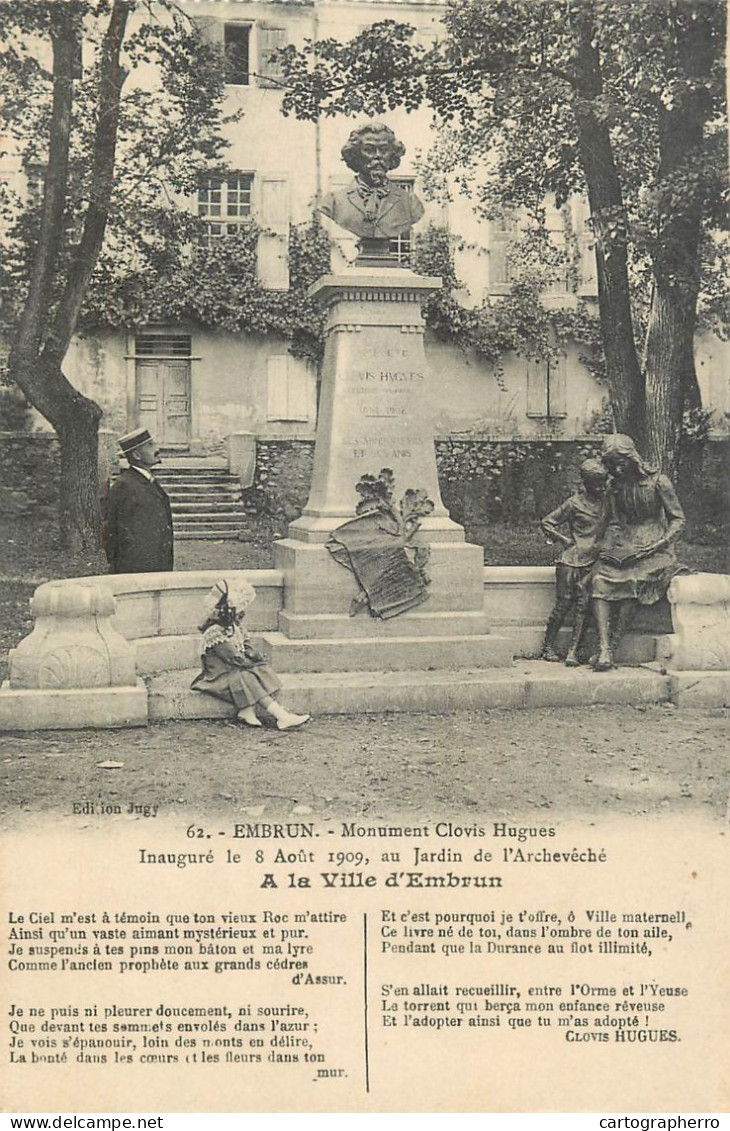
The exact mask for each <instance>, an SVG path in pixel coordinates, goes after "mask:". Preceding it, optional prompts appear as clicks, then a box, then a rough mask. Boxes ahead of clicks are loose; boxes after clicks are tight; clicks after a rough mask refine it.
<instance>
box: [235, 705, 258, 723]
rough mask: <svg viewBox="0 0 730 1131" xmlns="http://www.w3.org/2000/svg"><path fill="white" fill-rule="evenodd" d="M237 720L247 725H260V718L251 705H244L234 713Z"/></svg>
mask: <svg viewBox="0 0 730 1131" xmlns="http://www.w3.org/2000/svg"><path fill="white" fill-rule="evenodd" d="M236 718H237V719H238V721H239V722H241V723H245V724H246V726H247V727H260V726H261V725H262V724H261V719H260V718H259V717H258V715H257V714H256V712H255V711H254V709H253V707H244V708H243V710H241V711H239V712H238V714H237V715H236Z"/></svg>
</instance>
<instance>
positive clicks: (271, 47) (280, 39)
mask: <svg viewBox="0 0 730 1131" xmlns="http://www.w3.org/2000/svg"><path fill="white" fill-rule="evenodd" d="M257 36H258V47H259V63H258V73H257V76H256V82H257V84H258V85H259V86H264V87H277V86H278V85H279V81H281V79H282V78H283V74H282V70H281V67H280V66H279V65H278V64H277V63H273V62H272V61H271V57H272V55H273V54H274V52H275V51H278V50H279V49H280V48H281V47H285V46H286V28H283V27H272V26H270V25H268V24H259V25H258V27H257ZM277 80H279V81H277Z"/></svg>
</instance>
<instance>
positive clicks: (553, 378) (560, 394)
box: [547, 354, 568, 417]
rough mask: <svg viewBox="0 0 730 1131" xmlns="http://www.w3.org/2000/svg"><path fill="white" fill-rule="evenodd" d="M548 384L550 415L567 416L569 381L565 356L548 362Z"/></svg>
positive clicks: (562, 355)
mask: <svg viewBox="0 0 730 1131" xmlns="http://www.w3.org/2000/svg"><path fill="white" fill-rule="evenodd" d="M548 366H549V368H548V383H549V397H550V399H549V401H548V405H547V407H548V410H549V413H548V415H549V416H550V417H555V416H567V415H568V405H567V384H568V383H567V379H566V372H565V370H566V359H565V355H564V354H561V355H560V357H559V358H557V360H555V359H553V360H551V361H550V362H548Z"/></svg>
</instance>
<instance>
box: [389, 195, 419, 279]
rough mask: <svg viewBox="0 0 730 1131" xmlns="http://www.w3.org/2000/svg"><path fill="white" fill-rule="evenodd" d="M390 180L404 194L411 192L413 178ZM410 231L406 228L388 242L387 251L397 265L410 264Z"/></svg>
mask: <svg viewBox="0 0 730 1131" xmlns="http://www.w3.org/2000/svg"><path fill="white" fill-rule="evenodd" d="M390 179H391V181H393V183H394V184H396V185H400V187H401V188H402V189H405V191H406V192H413V177H391V178H390ZM411 231H412V229H411V228H407V229H406V231H405V232H401V234H400V235H399V236H394V237H393V239H392V240H389V241H388V251H389V252H390V254H391V255H393V256H395V258H396V259H397V260H398V262H399V263H410V261H411V251H412V250H413V241H412V240H411Z"/></svg>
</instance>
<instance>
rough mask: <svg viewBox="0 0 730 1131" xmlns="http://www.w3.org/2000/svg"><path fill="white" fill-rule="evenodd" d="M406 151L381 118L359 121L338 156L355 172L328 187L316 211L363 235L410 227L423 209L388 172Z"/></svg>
mask: <svg viewBox="0 0 730 1131" xmlns="http://www.w3.org/2000/svg"><path fill="white" fill-rule="evenodd" d="M405 151H406V148H405V146H404V145H403V143H402V142H401V141H398V140H397V138H396V136H395V134H394V133H393V131H392V130H391V129H390V127H389V126H386V125H384V124H383V123H382V122H366V123H365V124H364V125H362V126H358V127H357V128H356V129H354V130H353V131H352V133H351V134H350V136H349V138H348V139H347V143H346V144H345V145H344V146H343V147H342V159H343V160H344V162H345V164H346V165H347V166H348V168H350V169H352V170H353V172H354V173H355V177H354V179H353V180H352V181H351V182H350V184H349V185H346V186H345V188H342V189H339V190H338V191H337V192H332V193H328V194H327V196H325V197H324V199H323V200H322V202H321V204H320V205H319V210H320V212H323V213H324V215H325V216H329V217H330V218H331V219H332V220H334V221H335V223H337V224H339V225H340V226H341V227H343V228H346V229H347V230H348V231H349V232H353V233H354V234H355V235H356V236H360V238H361V239H366V240H373V239H375V240H388V239H392V238H393V237H394V236H399V235H401V233H402V232H406V231H408V229H409V228H412V227H413V225H414V224H415V223H416V221H417V220H420V218H421V216H422V215H423V205H422V204H421V202H420V200H419V199H418V198H417V197H415V196H414V195H413V193H410V192H406V190H405V189H404V188H402V187H401V186H400V185H397V184H394V182H393V181H391V180H390V179H389V178H388V172H389V170H391V169H395V168H397V166H398V165H399V164H400V160H401V157H402V156H403V154H404V153H405Z"/></svg>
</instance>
